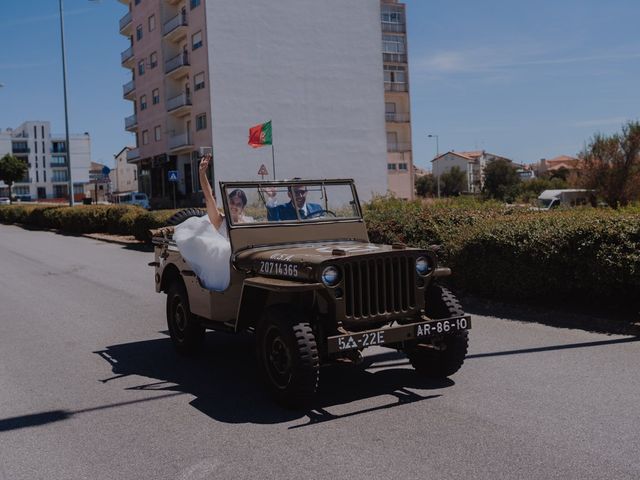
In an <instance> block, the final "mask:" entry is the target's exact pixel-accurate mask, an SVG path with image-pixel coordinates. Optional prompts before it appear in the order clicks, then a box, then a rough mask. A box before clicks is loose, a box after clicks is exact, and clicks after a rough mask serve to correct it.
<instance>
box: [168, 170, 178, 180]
mask: <svg viewBox="0 0 640 480" xmlns="http://www.w3.org/2000/svg"><path fill="white" fill-rule="evenodd" d="M169 181H170V182H177V181H178V170H169Z"/></svg>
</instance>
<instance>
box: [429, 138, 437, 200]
mask: <svg viewBox="0 0 640 480" xmlns="http://www.w3.org/2000/svg"><path fill="white" fill-rule="evenodd" d="M427 138H435V139H436V158H438V157H439V156H440V144H439V141H438V140H439V137H438V135H432V134H428V135H427ZM436 179H437V180H436V181H437V184H438V198H440V169H438V175H437V176H436Z"/></svg>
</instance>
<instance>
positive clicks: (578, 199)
mask: <svg viewBox="0 0 640 480" xmlns="http://www.w3.org/2000/svg"><path fill="white" fill-rule="evenodd" d="M594 197H595V191H594V190H579V189H567V190H545V191H544V192H542V193H541V194H540V196H539V197H538V208H537V210H551V209H552V208H557V207H560V206H565V207H576V206H579V205H589V204H590V203H592V199H593V198H594Z"/></svg>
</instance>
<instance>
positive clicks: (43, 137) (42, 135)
mask: <svg viewBox="0 0 640 480" xmlns="http://www.w3.org/2000/svg"><path fill="white" fill-rule="evenodd" d="M40 128H41V129H42V138H44V125H42V127H40Z"/></svg>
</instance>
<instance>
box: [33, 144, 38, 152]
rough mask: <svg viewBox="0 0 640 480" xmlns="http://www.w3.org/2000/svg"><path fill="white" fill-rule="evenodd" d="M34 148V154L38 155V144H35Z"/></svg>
mask: <svg viewBox="0 0 640 480" xmlns="http://www.w3.org/2000/svg"><path fill="white" fill-rule="evenodd" d="M33 148H34V152H33V153H38V142H33Z"/></svg>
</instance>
